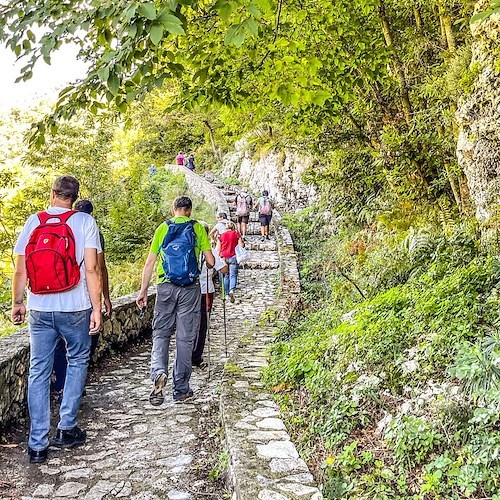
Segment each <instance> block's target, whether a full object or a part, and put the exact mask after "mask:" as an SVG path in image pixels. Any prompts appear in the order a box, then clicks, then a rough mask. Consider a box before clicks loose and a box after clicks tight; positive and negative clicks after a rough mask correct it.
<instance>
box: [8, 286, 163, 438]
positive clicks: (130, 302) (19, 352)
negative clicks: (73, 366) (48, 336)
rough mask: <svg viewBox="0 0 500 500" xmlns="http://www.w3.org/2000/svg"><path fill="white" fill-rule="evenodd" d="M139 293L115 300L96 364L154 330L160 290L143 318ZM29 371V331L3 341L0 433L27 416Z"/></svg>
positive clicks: (23, 331) (103, 333)
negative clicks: (154, 310)
mask: <svg viewBox="0 0 500 500" xmlns="http://www.w3.org/2000/svg"><path fill="white" fill-rule="evenodd" d="M136 296H137V294H135V293H134V294H130V295H126V296H124V297H120V298H119V299H116V300H114V301H113V313H112V315H111V318H108V319H106V320H105V321H104V325H103V331H102V332H101V338H100V341H99V346H98V348H97V350H96V353H95V355H94V361H96V360H97V359H100V358H103V357H105V356H108V355H109V354H110V353H112V352H113V350H116V349H121V348H123V347H125V346H126V345H127V344H128V343H129V342H131V341H132V340H134V339H136V338H138V337H140V336H141V335H143V334H145V333H147V332H149V331H150V330H151V321H152V318H153V309H154V299H155V296H156V291H155V289H154V288H151V289H150V290H149V294H148V296H149V300H148V307H147V310H146V314H145V315H144V317H143V318H139V315H138V309H137V306H136V304H135V298H136ZM28 371H29V334H28V328H22V329H21V330H19V331H17V332H15V333H13V334H12V335H10V336H8V337H4V338H1V339H0V430H1V429H3V428H5V427H6V426H7V425H8V424H9V423H12V422H13V421H15V420H16V419H18V418H21V417H22V416H23V415H24V414H25V410H26V392H27V388H28Z"/></svg>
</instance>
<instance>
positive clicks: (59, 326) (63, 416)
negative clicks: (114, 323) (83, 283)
mask: <svg viewBox="0 0 500 500" xmlns="http://www.w3.org/2000/svg"><path fill="white" fill-rule="evenodd" d="M90 313H91V310H90V309H88V310H86V311H78V312H41V311H30V313H29V329H30V345H31V353H30V373H29V378H28V409H29V413H30V419H31V428H30V437H29V441H28V445H29V447H30V448H31V449H32V450H35V451H40V450H44V449H45V448H47V447H48V446H49V432H50V375H51V373H52V365H53V363H54V351H55V350H56V346H57V343H58V341H59V339H60V338H61V337H62V338H64V340H65V342H66V349H67V358H68V368H67V375H66V381H65V383H64V393H63V399H62V402H61V408H60V411H59V416H60V420H59V425H58V426H57V427H58V429H62V430H68V429H73V427H75V426H76V425H77V421H76V417H77V414H78V410H79V409H80V399H81V397H82V393H83V389H84V388H85V379H86V378H87V367H88V364H89V355H90V342H91V339H90V335H89V328H90Z"/></svg>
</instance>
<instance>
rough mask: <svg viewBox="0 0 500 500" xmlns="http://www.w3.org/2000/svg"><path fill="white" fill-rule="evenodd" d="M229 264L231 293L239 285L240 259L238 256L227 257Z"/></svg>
mask: <svg viewBox="0 0 500 500" xmlns="http://www.w3.org/2000/svg"><path fill="white" fill-rule="evenodd" d="M226 262H227V263H228V264H229V273H228V274H229V282H230V283H229V293H231V292H234V290H235V288H236V286H237V285H238V268H239V266H238V261H237V260H236V257H230V258H229V259H226Z"/></svg>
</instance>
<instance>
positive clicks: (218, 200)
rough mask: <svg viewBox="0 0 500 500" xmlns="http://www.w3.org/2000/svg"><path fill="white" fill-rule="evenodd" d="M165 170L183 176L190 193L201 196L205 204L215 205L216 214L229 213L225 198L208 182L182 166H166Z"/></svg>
mask: <svg viewBox="0 0 500 500" xmlns="http://www.w3.org/2000/svg"><path fill="white" fill-rule="evenodd" d="M165 168H166V169H168V170H171V171H172V172H173V173H175V174H183V175H184V176H185V178H186V182H187V185H188V187H189V190H190V191H191V193H193V194H195V195H198V196H201V197H202V198H204V200H205V201H206V202H208V203H212V204H213V205H215V206H216V207H217V209H216V210H217V212H225V213H226V214H228V213H229V207H228V204H227V200H226V197H225V196H224V194H223V193H222V192H221V191H220V190H219V189H217V188H216V187H215V186H214V185H212V184H211V183H210V182H209V180H207V179H205V178H204V177H201V176H199V175H198V174H196V173H194V172H193V171H192V170H189V168H186V167H184V166H182V165H171V164H167V165H165Z"/></svg>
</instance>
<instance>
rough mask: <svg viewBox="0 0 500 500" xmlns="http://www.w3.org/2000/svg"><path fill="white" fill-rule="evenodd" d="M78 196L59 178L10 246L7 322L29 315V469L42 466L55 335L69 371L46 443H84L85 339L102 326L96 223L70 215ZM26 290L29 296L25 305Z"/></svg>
mask: <svg viewBox="0 0 500 500" xmlns="http://www.w3.org/2000/svg"><path fill="white" fill-rule="evenodd" d="M78 190H79V183H78V180H77V179H75V178H74V177H72V176H70V175H64V176H62V177H59V178H57V179H56V180H55V182H54V184H53V185H52V189H51V192H50V208H48V209H47V210H46V211H45V212H40V213H38V214H34V215H31V216H30V217H29V218H28V220H27V221H26V224H25V225H24V227H23V229H22V231H21V234H20V235H19V238H18V240H17V243H16V246H15V248H14V252H15V253H16V254H17V261H16V269H15V272H14V276H13V282H12V312H11V315H12V321H13V322H14V323H15V324H21V323H23V322H24V320H25V317H26V310H28V311H29V331H30V372H29V378H28V409H29V414H30V419H31V427H30V435H29V440H28V454H29V457H30V462H31V463H43V462H45V461H46V460H47V454H48V448H49V432H50V375H51V373H52V365H53V362H54V351H55V349H56V345H57V342H58V340H59V338H60V337H63V338H64V340H65V343H66V347H67V356H68V371H67V375H66V382H65V385H64V394H63V398H62V402H61V407H60V411H59V415H60V420H59V424H58V426H57V433H56V437H55V439H53V440H52V441H51V443H50V444H51V446H56V447H65V448H72V447H74V446H77V445H80V444H83V443H85V441H86V438H87V433H86V432H85V431H83V430H81V429H80V428H79V427H78V426H77V415H78V410H79V408H80V399H81V396H82V393H83V390H84V387H85V380H86V378H87V367H88V362H89V354H90V344H91V339H90V335H94V334H96V333H97V332H98V331H99V330H100V328H101V273H100V269H99V263H98V259H97V254H98V252H100V251H101V244H100V242H99V231H98V229H97V224H96V222H95V220H94V219H93V218H92V217H90V215H87V214H85V213H82V212H76V211H73V210H71V207H72V205H73V203H74V202H75V200H76V199H77V198H78ZM55 259H57V260H55ZM54 262H56V265H54ZM66 278H67V279H66ZM26 284H28V288H29V292H28V302H27V304H26V306H25V305H24V300H23V295H24V288H25V286H26ZM89 333H90V335H89Z"/></svg>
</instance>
